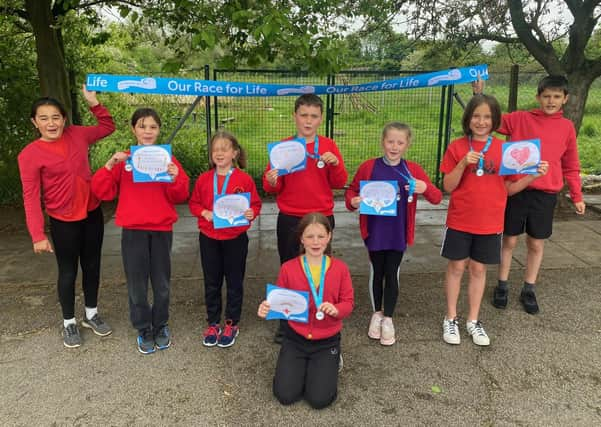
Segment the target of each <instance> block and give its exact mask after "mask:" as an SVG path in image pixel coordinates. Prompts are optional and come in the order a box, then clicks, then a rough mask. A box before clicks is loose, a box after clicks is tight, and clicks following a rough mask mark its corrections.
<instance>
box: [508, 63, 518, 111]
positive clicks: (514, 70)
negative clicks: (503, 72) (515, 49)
mask: <svg viewBox="0 0 601 427" xmlns="http://www.w3.org/2000/svg"><path fill="white" fill-rule="evenodd" d="M519 74H520V66H519V65H517V64H513V65H512V66H511V70H510V71H509V99H508V101H507V110H508V111H509V112H511V111H515V110H517V109H518V78H519Z"/></svg>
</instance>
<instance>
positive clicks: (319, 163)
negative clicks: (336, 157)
mask: <svg viewBox="0 0 601 427" xmlns="http://www.w3.org/2000/svg"><path fill="white" fill-rule="evenodd" d="M325 165H326V164H325V162H324V161H323V160H319V161H318V162H317V167H318V168H319V169H322V168H323V167H324V166H325Z"/></svg>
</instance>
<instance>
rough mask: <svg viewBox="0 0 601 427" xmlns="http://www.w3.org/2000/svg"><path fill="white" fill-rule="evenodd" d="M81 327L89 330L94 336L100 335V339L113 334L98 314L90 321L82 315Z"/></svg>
mask: <svg viewBox="0 0 601 427" xmlns="http://www.w3.org/2000/svg"><path fill="white" fill-rule="evenodd" d="M81 326H83V327H84V328H90V329H91V330H93V331H94V333H95V334H96V335H100V336H101V337H106V336H107V335H110V334H111V333H112V332H113V330H112V329H111V327H110V326H109V324H108V323H106V322H105V321H104V320H102V319H101V317H100V316H99V315H98V314H95V315H94V317H92V318H91V319H87V318H86V315H85V314H84V316H83V320H82V321H81Z"/></svg>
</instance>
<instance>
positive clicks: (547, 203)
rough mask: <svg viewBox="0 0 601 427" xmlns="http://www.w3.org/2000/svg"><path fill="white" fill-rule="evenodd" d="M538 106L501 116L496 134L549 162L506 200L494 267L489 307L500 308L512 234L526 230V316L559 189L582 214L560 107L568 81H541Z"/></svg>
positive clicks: (478, 86)
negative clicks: (533, 143) (528, 144)
mask: <svg viewBox="0 0 601 427" xmlns="http://www.w3.org/2000/svg"><path fill="white" fill-rule="evenodd" d="M483 85H484V83H483V81H481V80H480V81H477V82H474V92H482V89H483ZM536 100H537V101H538V103H539V105H540V108H537V109H534V110H531V111H515V112H513V113H508V114H503V117H502V122H501V126H500V128H499V130H498V132H499V133H502V134H504V135H507V136H508V137H509V139H510V140H511V141H520V140H524V139H533V138H538V139H540V146H541V156H543V157H544V158H545V160H547V161H548V162H549V173H548V174H547V175H546V176H543V177H541V178H539V179H537V180H536V181H533V182H532V183H531V184H530V185H528V188H526V190H525V191H522V192H521V193H518V194H516V195H514V196H511V197H509V198H508V199H507V207H506V209H505V225H504V230H503V248H502V252H501V264H500V266H499V281H498V284H497V287H496V288H495V290H494V293H493V299H492V304H493V306H495V307H497V308H501V309H503V308H505V307H506V306H507V300H508V293H509V288H508V279H509V271H510V269H511V260H512V256H513V250H514V248H515V246H516V244H517V240H518V236H519V235H520V234H522V233H524V232H526V248H527V254H526V271H525V273H524V285H523V287H522V291H521V293H520V302H521V303H522V305H523V307H524V310H525V311H526V312H527V313H529V314H536V313H538V311H539V307H538V302H537V300H536V294H535V288H536V286H535V284H536V280H537V277H538V272H539V270H540V266H541V263H542V260H543V251H544V247H545V240H546V239H548V238H549V237H550V236H551V233H552V232H553V213H554V210H555V204H556V203H557V194H558V193H559V191H560V190H561V189H562V188H563V186H564V180H565V181H566V182H567V184H568V188H569V190H570V198H571V200H572V203H573V204H574V207H575V209H576V213H577V214H578V215H582V214H584V211H585V204H584V200H583V198H582V183H581V181H580V160H579V158H578V147H577V144H576V130H575V129H574V124H573V123H572V122H571V121H570V120H568V119H566V118H565V117H563V111H562V110H563V106H564V105H565V104H566V102H568V81H567V80H566V78H565V77H563V76H547V77H545V78H543V79H542V80H541V81H540V82H539V84H538V89H537V95H536Z"/></svg>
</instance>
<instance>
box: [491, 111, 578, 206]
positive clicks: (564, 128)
mask: <svg viewBox="0 0 601 427" xmlns="http://www.w3.org/2000/svg"><path fill="white" fill-rule="evenodd" d="M498 132H499V133H502V134H503V135H508V136H509V139H510V140H511V141H521V140H524V139H534V138H539V139H540V146H541V147H540V149H541V159H542V160H546V161H547V162H549V172H548V173H547V174H546V175H544V176H541V177H539V178H537V179H535V180H534V181H532V183H531V184H530V185H529V186H528V188H531V189H535V190H542V191H546V192H548V193H557V192H559V191H560V190H561V189H562V187H563V184H564V182H563V180H564V178H565V180H566V181H567V183H568V187H569V189H570V197H571V198H572V201H573V202H574V203H576V202H581V201H582V183H581V181H580V160H579V159H578V147H577V145H576V130H575V129H574V124H573V123H572V122H571V121H570V120H568V119H566V118H564V117H563V112H562V111H559V112H557V113H555V114H551V115H549V114H545V112H544V111H542V110H539V109H534V110H531V111H515V112H513V113H508V114H503V121H502V123H501V127H500V128H499V130H498ZM517 178H519V176H518V177H517Z"/></svg>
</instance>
